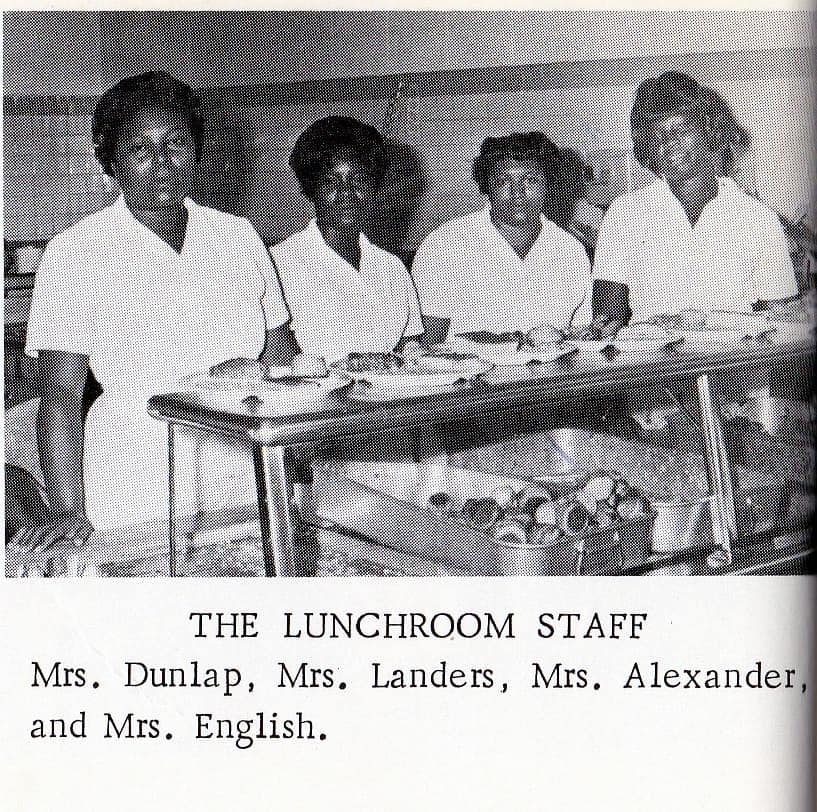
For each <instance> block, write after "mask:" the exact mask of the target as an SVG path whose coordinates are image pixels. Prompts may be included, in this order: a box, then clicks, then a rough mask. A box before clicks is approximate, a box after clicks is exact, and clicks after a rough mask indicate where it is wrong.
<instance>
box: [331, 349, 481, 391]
mask: <svg viewBox="0 0 817 812" xmlns="http://www.w3.org/2000/svg"><path fill="white" fill-rule="evenodd" d="M491 367H492V365H491V364H489V363H488V362H487V361H483V360H482V359H481V358H474V357H467V356H462V355H458V356H456V357H452V356H447V355H445V354H438V355H429V356H421V357H419V358H417V359H416V360H414V361H411V362H409V363H408V364H407V366H406V367H402V368H400V370H398V371H391V372H370V371H364V372H358V371H356V370H349V369H347V368H346V362H345V361H338V362H337V363H335V364H332V368H333V369H334V370H336V371H337V372H338V373H339V374H340V375H343V376H345V377H346V378H347V379H349V380H352V381H356V382H358V381H365V382H366V383H369V384H371V385H372V386H373V387H376V388H378V389H386V390H392V391H406V390H411V389H423V390H428V389H439V388H445V387H449V386H453V385H454V384H456V383H458V382H459V381H469V380H471V379H472V378H475V377H476V376H477V375H481V374H482V373H483V372H487V371H488V370H489V369H491Z"/></svg>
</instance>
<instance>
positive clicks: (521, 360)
mask: <svg viewBox="0 0 817 812" xmlns="http://www.w3.org/2000/svg"><path fill="white" fill-rule="evenodd" d="M436 351H437V352H444V353H445V352H452V353H465V354H467V355H471V356H476V357H478V358H481V359H482V360H483V361H485V362H487V363H490V364H492V365H494V366H524V365H525V364H530V363H540V364H547V363H550V362H551V361H555V360H556V359H557V358H561V357H562V356H563V355H568V354H569V353H571V352H575V351H576V345H575V344H571V343H569V342H563V343H561V344H553V345H551V346H548V347H546V348H543V349H540V350H535V349H533V348H531V347H525V348H523V349H518V342H516V341H510V342H508V341H506V342H504V343H501V344H481V343H479V342H476V341H471V340H470V339H467V338H464V337H462V336H454V338H452V339H449V340H448V341H446V342H445V343H444V344H440V345H439V346H438V347H437V348H436Z"/></svg>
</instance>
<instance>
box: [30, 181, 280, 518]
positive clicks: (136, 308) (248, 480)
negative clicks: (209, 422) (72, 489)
mask: <svg viewBox="0 0 817 812" xmlns="http://www.w3.org/2000/svg"><path fill="white" fill-rule="evenodd" d="M185 206H186V207H187V210H188V223H187V232H186V235H185V241H184V246H183V248H182V251H181V253H177V252H176V251H174V250H173V248H171V247H170V246H169V245H168V244H167V243H165V242H164V241H163V240H161V239H160V238H159V237H158V236H156V235H155V234H154V233H153V232H152V231H150V229H148V228H147V227H146V226H144V225H143V224H142V223H140V222H139V221H138V220H136V218H134V217H133V215H132V214H131V213H130V211H129V210H128V208H127V206H126V205H125V201H124V198H123V197H121V196H120V197H119V198H118V199H117V200H116V201H115V202H114V203H113V204H112V205H110V206H108V207H107V208H105V209H103V210H102V211H99V212H97V213H96V214H92V215H90V216H89V217H86V218H85V219H83V220H81V221H80V222H79V223H77V224H76V225H75V226H73V227H72V228H69V229H68V230H67V231H65V232H64V233H62V234H60V235H58V236H56V237H54V239H53V240H51V242H50V243H49V245H48V247H47V249H46V251H45V254H44V256H43V259H42V262H41V264H40V267H39V268H38V270H37V276H36V280H35V286H34V294H33V299H32V305H31V314H30V317H29V322H28V335H27V340H26V352H27V353H29V354H31V355H37V353H38V352H39V351H40V350H62V351H66V352H72V353H78V354H81V355H87V356H88V358H89V365H90V368H91V369H92V370H93V373H94V375H95V376H96V377H97V379H98V380H99V382H100V384H101V385H102V388H103V390H104V394H103V395H102V396H101V397H100V398H98V399H97V401H96V402H95V403H94V405H93V406H92V407H91V410H90V412H89V414H88V417H87V420H86V423H85V449H84V484H85V498H86V510H87V514H88V517H89V519H90V520H91V522H92V524H93V525H94V526H95V528H96V529H97V530H105V529H109V528H118V527H129V526H132V525H135V524H141V523H142V522H145V521H150V520H154V519H164V518H165V517H166V515H167V501H168V500H167V495H168V486H167V431H166V427H165V424H164V423H162V422H159V421H157V420H154V419H152V418H150V417H149V416H148V415H147V413H146V401H147V399H148V398H149V397H150V396H151V395H154V394H157V393H161V392H167V391H173V390H176V389H178V388H179V379H180V378H182V377H184V376H187V375H190V374H193V373H198V372H205V371H206V370H207V369H208V368H209V367H210V366H212V365H214V364H217V363H219V362H221V361H224V360H226V359H228V358H233V357H239V356H242V357H257V356H258V355H259V353H260V352H261V350H262V348H263V342H264V334H265V330H266V329H272V328H274V327H277V326H280V325H281V324H284V323H286V321H287V320H288V314H287V311H286V306H285V304H284V302H283V298H282V296H281V291H280V286H279V284H278V282H277V279H276V277H275V273H274V270H273V269H272V266H271V263H270V261H269V255H268V254H267V251H266V248H265V246H264V244H263V242H262V241H261V239H260V238H259V237H258V235H257V234H256V232H255V230H254V229H253V227H252V225H251V224H250V222H249V221H247V220H245V219H243V218H240V217H234V216H232V215H229V214H225V213H223V212H220V211H216V210H215V209H210V208H206V207H204V206H199V205H197V204H196V203H194V202H193V201H190V200H186V201H185ZM179 456H180V459H179V469H178V471H179V475H178V480H179V484H180V487H181V504H180V506H181V507H182V509H185V511H186V512H187V510H191V509H192V510H193V511H196V510H216V509H219V508H222V507H227V506H229V504H231V503H234V502H236V501H238V502H241V503H245V504H251V503H252V502H253V501H254V495H253V479H252V464H251V459H250V457H249V455H248V454H247V450H246V448H243V447H233V446H228V445H226V444H225V441H223V440H220V439H218V438H213V437H209V436H207V435H192V434H191V435H190V436H189V437H188V438H187V441H185V439H184V438H182V439H181V440H180V443H179Z"/></svg>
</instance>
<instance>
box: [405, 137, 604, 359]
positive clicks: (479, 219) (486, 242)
mask: <svg viewBox="0 0 817 812" xmlns="http://www.w3.org/2000/svg"><path fill="white" fill-rule="evenodd" d="M563 158H564V156H563V153H562V152H561V150H559V148H558V147H557V146H556V145H555V144H553V143H552V142H551V141H550V140H549V139H548V138H547V137H546V136H545V135H544V134H542V133H540V132H531V133H515V134H513V135H507V136H504V137H502V138H486V139H485V140H484V141H483V142H482V146H481V148H480V152H479V155H478V156H477V157H476V158H475V159H474V165H473V176H474V180H475V181H476V184H477V186H478V187H479V190H480V192H482V194H483V195H485V197H486V198H487V202H486V205H485V207H484V208H482V209H481V210H480V211H477V212H474V213H473V214H467V215H465V216H463V217H457V218H455V219H454V220H451V221H449V222H447V223H445V224H443V225H442V226H440V227H439V228H437V229H436V230H435V231H432V232H431V234H429V235H428V236H427V237H426V238H425V240H423V242H422V244H421V245H420V247H419V249H418V250H417V254H416V256H415V258H414V262H413V264H412V275H413V276H414V281H415V282H416V284H417V290H418V293H419V296H420V305H421V307H422V310H423V320H424V324H425V327H426V341H427V342H433V343H437V342H440V341H443V340H445V338H446V335H448V334H449V333H450V334H452V335H454V334H460V333H474V332H488V333H494V334H504V333H514V332H527V331H529V330H531V329H532V328H534V327H539V326H542V325H549V326H551V327H555V328H565V327H568V326H569V325H570V324H571V322H572V321H573V320H574V319H575V320H576V323H582V320H583V319H584V321H583V323H585V324H586V323H587V320H589V297H588V295H587V294H588V289H589V285H590V262H589V259H588V256H587V252H586V251H585V249H584V246H583V245H582V244H581V243H580V242H579V241H578V240H577V239H576V238H575V237H573V236H572V235H571V234H569V233H568V232H567V231H565V230H564V229H563V228H561V227H560V226H558V225H557V224H556V223H555V222H554V220H555V219H557V216H558V215H557V212H560V213H561V212H563V211H564V209H565V208H568V209H571V208H572V207H570V206H568V207H565V205H564V197H565V195H567V194H568V193H569V192H568V190H569V189H570V188H571V186H573V185H575V184H570V183H569V173H568V172H567V168H566V166H565V162H564V160H563ZM574 203H575V201H574ZM585 299H588V303H587V304H588V306H587V313H586V314H585V313H583V312H580V310H581V307H582V304H583V302H584V301H585Z"/></svg>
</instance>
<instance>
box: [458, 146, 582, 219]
mask: <svg viewBox="0 0 817 812" xmlns="http://www.w3.org/2000/svg"><path fill="white" fill-rule="evenodd" d="M504 161H535V162H536V163H537V164H538V165H539V167H540V169H541V170H542V172H543V174H544V175H545V178H546V180H547V186H548V200H547V201H546V210H545V211H544V212H543V213H544V215H545V217H547V218H548V220H551V221H553V222H554V223H556V224H557V225H560V226H562V227H564V226H565V225H566V224H567V223H568V222H570V220H571V218H572V217H573V212H574V211H575V208H576V203H577V202H578V200H579V199H580V198H581V197H582V195H583V194H584V192H585V183H584V169H585V167H584V163H583V161H582V159H581V157H580V156H579V155H578V153H576V152H574V151H573V150H568V149H560V148H559V147H557V146H556V144H554V143H553V142H552V141H551V140H550V139H549V138H548V137H547V136H546V135H545V134H544V133H541V132H530V133H511V134H510V135H503V136H502V137H500V138H486V139H485V140H484V141H483V142H482V146H480V148H479V155H477V157H476V158H474V164H473V167H472V173H473V177H474V180H475V181H476V184H477V186H478V187H479V190H480V192H482V194H484V195H486V196H487V194H488V181H489V179H490V177H491V173H492V172H493V171H494V170H495V168H496V166H497V165H498V164H500V163H502V162H504Z"/></svg>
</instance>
